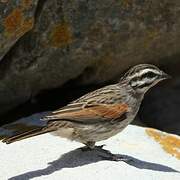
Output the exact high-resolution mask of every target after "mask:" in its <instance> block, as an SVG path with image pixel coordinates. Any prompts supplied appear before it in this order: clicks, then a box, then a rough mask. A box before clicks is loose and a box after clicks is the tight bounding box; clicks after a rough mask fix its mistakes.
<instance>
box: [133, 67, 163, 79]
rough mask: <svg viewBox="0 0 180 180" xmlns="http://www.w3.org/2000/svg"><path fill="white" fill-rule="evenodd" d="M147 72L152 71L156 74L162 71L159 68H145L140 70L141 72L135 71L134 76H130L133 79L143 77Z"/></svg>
mask: <svg viewBox="0 0 180 180" xmlns="http://www.w3.org/2000/svg"><path fill="white" fill-rule="evenodd" d="M147 72H152V73H154V74H159V75H160V72H159V71H157V70H153V69H143V70H142V71H140V72H139V73H138V72H137V73H135V74H134V75H133V76H130V78H131V79H133V78H134V77H141V76H142V75H143V74H146V73H147Z"/></svg>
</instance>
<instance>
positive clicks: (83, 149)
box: [80, 144, 106, 152]
mask: <svg viewBox="0 0 180 180" xmlns="http://www.w3.org/2000/svg"><path fill="white" fill-rule="evenodd" d="M104 146H105V144H103V145H100V146H94V147H89V146H84V147H82V148H80V149H81V151H83V152H85V151H92V150H103V151H106V150H104V149H103V147H104Z"/></svg>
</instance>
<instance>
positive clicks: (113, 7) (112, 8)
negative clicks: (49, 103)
mask: <svg viewBox="0 0 180 180" xmlns="http://www.w3.org/2000/svg"><path fill="white" fill-rule="evenodd" d="M26 1H27V0H26ZM26 1H25V2H26ZM29 1H30V0H29ZM29 1H27V2H29ZM0 2H1V7H0V9H1V10H2V11H3V10H6V8H8V7H10V8H11V9H12V10H13V8H14V9H15V7H16V6H18V3H19V2H22V1H18V0H14V1H11V2H12V3H14V4H15V5H16V6H12V5H11V4H10V2H9V1H8V4H7V5H6V6H5V5H4V6H3V3H2V0H1V1H0ZM30 2H31V1H30ZM32 2H33V8H31V11H30V12H29V11H27V12H28V13H27V14H29V15H28V17H32V18H34V25H33V27H32V28H29V29H27V30H26V31H24V33H23V34H21V35H20V36H18V38H17V39H18V41H17V39H16V40H14V41H9V39H8V38H6V37H4V35H2V34H3V32H4V30H3V31H2V30H1V33H0V38H1V39H3V42H4V43H3V46H4V48H1V50H0V55H1V57H3V56H4V54H6V56H5V57H4V58H3V59H2V60H1V62H0V99H1V101H0V106H1V109H0V113H3V112H6V111H7V110H9V109H11V108H13V107H15V106H17V105H19V104H21V103H24V102H26V101H27V100H28V99H30V98H31V97H33V96H35V95H36V94H38V93H40V92H41V91H42V90H44V89H52V88H56V87H61V86H62V85H63V84H64V83H65V82H68V81H69V80H71V79H75V78H76V79H77V78H78V80H79V83H80V84H81V85H86V84H99V83H102V82H105V81H108V80H112V79H114V78H115V77H117V76H119V75H120V74H121V73H122V72H124V71H125V70H126V69H127V68H128V67H130V66H132V65H134V64H138V63H142V62H143V63H147V62H149V63H154V64H158V65H160V64H168V63H171V60H167V61H162V60H161V59H162V58H164V57H170V56H172V55H174V54H177V53H178V52H179V49H180V1H179V0H172V1H169V0H159V1H157V0H151V1H147V0H142V1H139V0H135V1H129V0H122V1H115V2H114V1H112V0H104V1H103V2H102V0H91V1H88V0H73V1H72V0H70V1H66V0H51V1H48V0H39V2H38V4H36V3H37V1H35V0H34V1H32ZM4 4H5V3H4ZM34 9H36V12H35V14H34ZM12 10H11V11H12ZM33 15H34V17H33ZM0 19H2V17H0ZM0 27H1V28H0V29H2V23H1V24H0ZM27 31H28V32H27ZM22 35H23V36H22ZM19 37H21V38H19ZM15 42H16V44H14V43H15ZM0 44H2V43H0ZM13 44H14V46H13V47H12V45H13ZM10 47H11V50H10V51H8V50H9V49H10ZM7 51H8V53H7ZM61 98H62V97H59V99H61Z"/></svg>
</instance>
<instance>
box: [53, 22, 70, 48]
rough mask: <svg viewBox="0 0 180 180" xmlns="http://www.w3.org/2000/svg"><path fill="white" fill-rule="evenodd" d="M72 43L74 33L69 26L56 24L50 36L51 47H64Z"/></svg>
mask: <svg viewBox="0 0 180 180" xmlns="http://www.w3.org/2000/svg"><path fill="white" fill-rule="evenodd" d="M70 43H72V32H71V30H70V27H69V25H68V24H66V23H63V24H56V25H55V26H54V27H53V28H52V30H51V34H50V45H51V46H53V47H57V48H59V47H64V46H66V45H68V44H70Z"/></svg>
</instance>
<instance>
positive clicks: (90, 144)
mask: <svg viewBox="0 0 180 180" xmlns="http://www.w3.org/2000/svg"><path fill="white" fill-rule="evenodd" d="M84 144H85V145H86V146H84V147H82V148H81V151H91V150H93V149H94V148H95V147H96V146H95V142H94V141H88V142H86V143H84Z"/></svg>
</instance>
